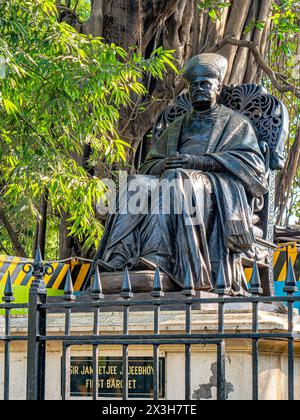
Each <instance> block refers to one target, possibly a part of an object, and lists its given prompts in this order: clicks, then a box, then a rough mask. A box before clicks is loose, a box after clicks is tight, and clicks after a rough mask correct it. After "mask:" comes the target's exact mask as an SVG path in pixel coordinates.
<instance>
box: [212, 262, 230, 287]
mask: <svg viewBox="0 0 300 420" xmlns="http://www.w3.org/2000/svg"><path fill="white" fill-rule="evenodd" d="M226 289H227V285H226V277H225V270H224V264H223V261H221V264H220V267H219V271H218V276H217V283H216V288H215V293H217V294H218V295H225V292H226Z"/></svg>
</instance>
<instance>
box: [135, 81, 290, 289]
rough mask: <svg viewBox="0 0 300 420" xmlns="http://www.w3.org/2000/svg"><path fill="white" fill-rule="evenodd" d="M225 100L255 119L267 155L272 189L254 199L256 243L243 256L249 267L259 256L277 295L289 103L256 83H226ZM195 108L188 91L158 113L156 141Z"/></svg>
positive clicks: (262, 270) (222, 99)
mask: <svg viewBox="0 0 300 420" xmlns="http://www.w3.org/2000/svg"><path fill="white" fill-rule="evenodd" d="M219 103H220V104H223V105H225V106H227V107H229V108H231V109H233V110H235V111H237V112H239V113H241V114H243V115H245V116H246V117H248V118H249V120H250V121H251V122H252V124H253V126H254V128H255V130H256V133H257V137H258V141H259V145H260V148H261V151H262V153H263V155H264V157H265V161H266V170H267V174H268V180H269V187H270V188H269V193H268V194H267V195H265V196H264V197H261V198H260V199H255V200H252V202H251V203H250V204H251V206H252V210H253V225H254V230H255V236H256V244H255V246H254V247H253V249H252V250H251V251H249V252H248V253H247V254H245V255H244V256H243V263H244V266H245V267H252V266H253V264H254V260H255V259H257V261H258V265H259V269H260V274H261V279H262V283H263V290H264V294H265V295H274V275H273V249H272V247H273V240H274V210H275V209H274V196H275V174H276V171H277V170H279V169H282V168H283V166H284V145H285V140H286V137H287V132H288V125H289V116H288V113H287V110H286V107H285V105H284V104H283V103H282V102H280V101H279V100H278V99H277V98H276V97H274V96H272V95H270V94H268V93H267V91H266V90H265V89H264V88H263V87H262V86H257V85H254V84H249V85H241V86H237V87H233V88H228V87H224V89H223V92H222V94H221V96H220V98H219ZM190 109H191V104H190V101H189V97H188V94H182V95H181V96H179V97H177V99H176V101H175V103H174V104H172V105H171V106H169V107H168V108H166V109H165V110H164V111H163V112H162V113H161V114H160V116H159V117H158V119H157V121H156V123H155V125H154V129H153V137H152V144H153V143H154V142H155V141H157V140H158V139H159V137H160V136H161V134H162V133H163V132H164V130H165V129H166V128H167V127H168V126H169V125H170V124H171V123H172V122H173V121H174V120H175V119H176V118H178V117H180V116H182V115H184V114H185V113H187V112H188V111H189V110H190ZM152 144H149V143H148V144H146V147H145V144H144V148H143V153H142V159H143V158H145V157H146V155H147V152H148V149H149V148H150V147H151V145H152Z"/></svg>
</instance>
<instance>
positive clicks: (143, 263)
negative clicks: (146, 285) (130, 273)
mask: <svg viewBox="0 0 300 420" xmlns="http://www.w3.org/2000/svg"><path fill="white" fill-rule="evenodd" d="M156 268H157V265H155V264H154V263H153V262H151V261H149V260H146V259H145V258H143V257H140V258H139V259H138V261H137V263H136V264H135V266H134V270H135V271H147V270H151V271H155V270H156Z"/></svg>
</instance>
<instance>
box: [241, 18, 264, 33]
mask: <svg viewBox="0 0 300 420" xmlns="http://www.w3.org/2000/svg"><path fill="white" fill-rule="evenodd" d="M265 27H266V22H264V21H262V20H255V19H251V22H250V23H249V24H248V25H247V26H246V29H245V31H244V35H246V34H248V33H249V32H251V31H252V29H258V30H259V31H263V30H264V29H265Z"/></svg>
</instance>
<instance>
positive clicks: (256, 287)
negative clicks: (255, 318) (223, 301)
mask: <svg viewBox="0 0 300 420" xmlns="http://www.w3.org/2000/svg"><path fill="white" fill-rule="evenodd" d="M249 292H250V293H251V294H253V295H262V294H263V289H262V284H261V278H260V274H259V269H258V264H257V260H255V261H254V266H253V272H252V276H251V280H250V289H249Z"/></svg>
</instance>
